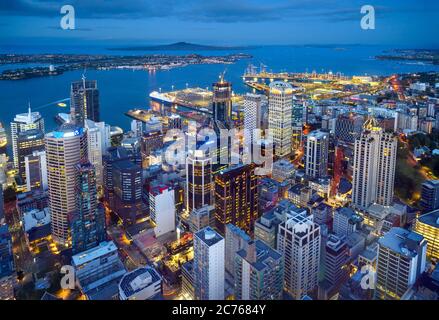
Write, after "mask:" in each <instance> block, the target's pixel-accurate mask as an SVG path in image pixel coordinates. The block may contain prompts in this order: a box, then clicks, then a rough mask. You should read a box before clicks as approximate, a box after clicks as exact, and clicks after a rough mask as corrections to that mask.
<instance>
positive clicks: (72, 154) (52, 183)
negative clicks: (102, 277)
mask: <svg viewBox="0 0 439 320" xmlns="http://www.w3.org/2000/svg"><path fill="white" fill-rule="evenodd" d="M45 139H46V140H45V141H46V142H45V144H46V159H47V180H48V185H49V201H50V211H51V219H52V222H51V225H52V237H53V239H54V240H55V241H56V242H58V243H60V244H62V245H65V246H69V245H70V232H69V231H70V224H69V221H68V219H69V216H72V214H74V213H75V212H76V210H77V195H76V181H77V180H76V178H77V169H76V165H77V164H78V163H80V162H81V161H86V160H87V157H88V156H87V135H86V133H85V132H84V130H83V129H82V128H80V127H77V126H75V125H73V124H69V123H68V124H64V125H62V126H60V127H59V128H58V129H57V130H56V131H53V132H50V133H48V134H46V138H45Z"/></svg>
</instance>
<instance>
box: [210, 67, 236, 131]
mask: <svg viewBox="0 0 439 320" xmlns="http://www.w3.org/2000/svg"><path fill="white" fill-rule="evenodd" d="M212 87H213V98H212V108H213V109H212V110H213V120H214V121H215V123H218V122H219V123H223V124H224V125H225V126H226V128H231V126H232V84H231V83H230V82H227V81H225V80H224V74H222V75H221V76H220V81H218V82H216V83H214V84H213V85H212Z"/></svg>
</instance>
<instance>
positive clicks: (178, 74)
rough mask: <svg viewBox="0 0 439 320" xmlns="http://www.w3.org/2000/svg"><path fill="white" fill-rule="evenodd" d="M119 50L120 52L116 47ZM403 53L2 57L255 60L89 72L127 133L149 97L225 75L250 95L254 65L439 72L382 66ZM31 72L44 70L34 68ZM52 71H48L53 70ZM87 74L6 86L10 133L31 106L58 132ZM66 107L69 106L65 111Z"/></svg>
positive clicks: (3, 98)
mask: <svg viewBox="0 0 439 320" xmlns="http://www.w3.org/2000/svg"><path fill="white" fill-rule="evenodd" d="M113 48H114V46H113ZM394 49H404V48H401V47H385V46H365V45H350V46H330V45H325V46H317V45H314V46H299V45H292V46H260V47H255V48H249V49H245V50H244V49H242V48H241V49H239V50H229V51H226V50H221V51H204V50H203V51H199V52H194V51H191V52H187V51H150V52H148V51H125V50H123V49H121V50H118V51H114V50H109V49H108V48H107V47H103V46H100V47H62V46H61V47H60V46H57V47H47V46H32V47H28V46H17V47H7V48H5V47H2V48H1V50H0V53H25V54H31V53H73V54H75V53H76V54H79V53H81V54H83V53H86V54H109V55H141V54H170V55H183V54H192V53H197V54H200V55H226V54H229V53H237V52H243V53H248V54H250V55H252V58H251V59H244V60H240V61H238V62H236V63H235V64H227V65H222V64H210V65H190V66H186V67H183V68H175V69H171V70H169V71H156V72H148V70H138V71H132V70H108V71H97V70H86V77H87V78H88V79H94V80H97V82H98V87H99V92H100V114H101V118H102V119H101V120H102V121H105V122H106V123H108V124H110V125H112V126H119V127H121V128H122V129H124V130H128V129H129V127H130V121H131V120H130V118H128V117H127V116H125V115H124V113H125V112H126V111H128V110H130V109H133V108H147V107H148V106H149V93H150V92H152V91H154V90H156V91H159V90H161V91H170V90H171V88H174V89H183V88H185V87H186V86H188V87H201V88H211V86H212V83H213V82H215V81H216V80H217V79H218V76H219V74H220V73H222V72H224V71H225V72H226V73H225V78H226V79H227V80H228V81H231V82H232V85H233V90H234V91H235V92H236V93H245V92H246V91H248V90H250V89H249V88H248V87H247V86H245V85H244V83H243V80H242V75H243V73H244V71H245V69H246V68H247V66H248V65H249V64H253V65H255V66H258V67H259V66H261V64H262V65H265V66H266V67H265V68H266V70H267V71H273V72H312V71H314V70H315V71H316V72H329V71H332V72H333V73H337V72H341V73H343V74H345V75H390V74H397V73H411V72H418V71H435V72H439V66H435V65H430V64H424V63H413V62H405V61H382V60H377V59H375V56H377V55H380V54H384V53H389V52H391V51H392V50H394ZM23 66H24V65H0V72H2V71H3V70H7V69H13V68H20V67H23ZM27 66H44V65H41V64H30V65H27ZM47 66H48V65H47ZM83 72H84V71H83V70H77V71H71V72H66V73H64V74H62V75H59V76H52V77H42V78H33V79H27V80H18V81H0V122H1V123H2V124H3V125H4V126H5V127H6V128H7V131H8V133H9V123H10V122H11V121H12V120H13V118H14V116H15V114H17V113H23V112H27V109H28V104H29V103H30V104H31V107H32V110H33V111H39V112H40V113H41V114H42V115H43V117H44V118H45V122H46V131H50V130H53V129H55V128H56V126H57V124H56V122H55V120H54V119H55V116H56V114H58V113H60V112H64V113H68V112H69V102H68V98H69V94H70V83H71V82H72V81H77V80H80V79H81V76H82V74H83ZM60 101H64V102H65V103H66V104H67V106H66V107H60V106H59V105H58V103H59V102H60Z"/></svg>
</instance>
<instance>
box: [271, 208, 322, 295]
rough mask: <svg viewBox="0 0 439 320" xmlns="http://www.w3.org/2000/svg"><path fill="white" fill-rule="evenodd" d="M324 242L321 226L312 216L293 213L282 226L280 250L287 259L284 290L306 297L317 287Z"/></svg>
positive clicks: (280, 228) (278, 247)
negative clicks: (321, 247)
mask: <svg viewBox="0 0 439 320" xmlns="http://www.w3.org/2000/svg"><path fill="white" fill-rule="evenodd" d="M291 213H292V212H291ZM320 241H321V236H320V226H319V225H317V224H316V223H314V222H313V219H312V216H306V214H299V213H298V214H296V215H290V217H289V218H288V220H287V221H285V222H283V223H282V224H280V225H279V231H278V239H277V250H278V251H279V252H281V254H282V255H283V256H284V260H285V276H284V279H285V280H284V289H285V290H286V291H287V292H288V293H289V294H290V295H291V296H292V297H293V298H294V299H297V300H299V299H302V298H303V297H304V296H306V295H308V294H309V293H311V292H313V291H314V290H315V289H316V288H317V285H318V278H319V267H320Z"/></svg>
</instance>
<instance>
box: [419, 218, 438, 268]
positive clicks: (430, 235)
mask: <svg viewBox="0 0 439 320" xmlns="http://www.w3.org/2000/svg"><path fill="white" fill-rule="evenodd" d="M413 230H414V231H415V232H417V233H419V234H420V235H422V236H423V237H424V238H425V240H427V257H428V258H430V259H436V260H439V210H435V211H433V212H430V213H427V214H424V215H421V216H420V217H418V218H417V219H416V222H415V226H414V228H413Z"/></svg>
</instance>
